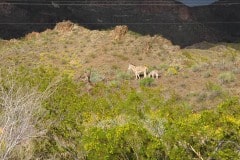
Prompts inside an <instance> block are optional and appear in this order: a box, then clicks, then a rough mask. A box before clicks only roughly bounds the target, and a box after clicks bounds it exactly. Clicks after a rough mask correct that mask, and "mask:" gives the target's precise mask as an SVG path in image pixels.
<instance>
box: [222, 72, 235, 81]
mask: <svg viewBox="0 0 240 160" xmlns="http://www.w3.org/2000/svg"><path fill="white" fill-rule="evenodd" d="M218 79H219V80H220V82H221V83H230V82H233V81H234V80H235V75H234V74H233V73H232V72H224V73H221V74H219V75H218Z"/></svg>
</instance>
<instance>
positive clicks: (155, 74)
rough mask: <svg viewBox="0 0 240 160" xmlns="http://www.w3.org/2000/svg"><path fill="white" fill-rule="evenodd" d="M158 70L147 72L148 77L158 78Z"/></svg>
mask: <svg viewBox="0 0 240 160" xmlns="http://www.w3.org/2000/svg"><path fill="white" fill-rule="evenodd" d="M158 76H159V75H158V70H152V71H151V72H150V73H149V74H148V77H152V78H156V79H158Z"/></svg>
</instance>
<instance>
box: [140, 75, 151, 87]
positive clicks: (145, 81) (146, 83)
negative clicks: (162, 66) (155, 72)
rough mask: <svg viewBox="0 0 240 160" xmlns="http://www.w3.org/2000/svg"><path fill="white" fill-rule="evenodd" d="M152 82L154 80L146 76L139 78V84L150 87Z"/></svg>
mask: <svg viewBox="0 0 240 160" xmlns="http://www.w3.org/2000/svg"><path fill="white" fill-rule="evenodd" d="M153 82H154V79H153V78H149V77H147V78H144V79H141V80H140V86H144V87H150V86H153Z"/></svg>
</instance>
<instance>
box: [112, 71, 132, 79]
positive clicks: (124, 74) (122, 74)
mask: <svg viewBox="0 0 240 160" xmlns="http://www.w3.org/2000/svg"><path fill="white" fill-rule="evenodd" d="M131 77H132V76H131V74H130V73H128V72H118V73H117V75H116V78H117V79H119V80H130V79H131Z"/></svg>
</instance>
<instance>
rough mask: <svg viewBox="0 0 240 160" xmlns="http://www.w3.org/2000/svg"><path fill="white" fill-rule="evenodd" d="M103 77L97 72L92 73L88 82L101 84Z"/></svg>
mask: <svg viewBox="0 0 240 160" xmlns="http://www.w3.org/2000/svg"><path fill="white" fill-rule="evenodd" d="M104 78H105V77H104V76H103V75H100V74H99V73H98V72H95V71H93V72H92V73H91V75H90V81H91V82H93V83H97V82H101V81H102V80H104Z"/></svg>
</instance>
